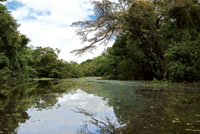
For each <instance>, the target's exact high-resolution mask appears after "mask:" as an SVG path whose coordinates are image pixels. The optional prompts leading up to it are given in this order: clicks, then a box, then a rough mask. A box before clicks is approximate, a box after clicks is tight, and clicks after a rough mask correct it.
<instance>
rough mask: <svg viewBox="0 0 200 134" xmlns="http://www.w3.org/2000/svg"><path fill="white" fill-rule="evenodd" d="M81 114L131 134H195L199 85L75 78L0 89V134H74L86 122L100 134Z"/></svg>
mask: <svg viewBox="0 0 200 134" xmlns="http://www.w3.org/2000/svg"><path fill="white" fill-rule="evenodd" d="M81 110H83V111H86V112H88V113H92V115H95V116H94V117H95V119H98V120H100V121H102V122H105V124H108V123H109V122H108V121H110V122H111V124H112V125H113V126H114V127H115V128H116V129H117V128H121V129H123V132H126V133H130V134H190V133H191V134H199V133H200V83H182V84H176V83H174V84H168V83H165V84H163V83H162V84H157V83H154V84H152V83H150V82H145V81H117V80H99V78H79V79H66V80H51V81H33V82H29V83H26V84H19V85H18V86H16V85H15V86H12V85H6V84H4V85H0V134H76V133H81V132H82V133H83V132H84V131H83V130H84V129H85V128H84V124H85V123H87V125H88V129H89V130H90V131H91V132H93V133H95V134H99V133H102V132H101V129H99V128H98V127H96V126H95V125H92V124H91V122H89V121H90V120H91V118H90V117H88V116H86V114H82V113H81V112H80V111H81ZM108 119H109V120H108Z"/></svg>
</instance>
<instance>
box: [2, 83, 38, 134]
mask: <svg viewBox="0 0 200 134" xmlns="http://www.w3.org/2000/svg"><path fill="white" fill-rule="evenodd" d="M34 86H35V85H34V84H30V83H29V84H24V85H18V86H9V85H1V87H0V131H1V132H2V133H5V134H9V133H12V132H15V130H16V129H17V128H18V126H19V123H24V122H25V121H26V120H27V119H29V117H28V114H27V113H26V110H27V109H28V108H30V107H31V105H32V104H31V102H32V98H31V97H29V96H28V94H29V93H30V92H31V91H32V90H33V88H34ZM26 87H30V88H26Z"/></svg>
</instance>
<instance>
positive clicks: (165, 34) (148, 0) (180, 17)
mask: <svg viewBox="0 0 200 134" xmlns="http://www.w3.org/2000/svg"><path fill="white" fill-rule="evenodd" d="M93 5H94V18H96V19H93V20H90V21H79V22H75V23H74V24H73V25H74V26H79V29H78V30H77V34H78V35H79V36H80V37H81V39H82V40H83V41H84V42H89V43H90V44H89V45H88V46H85V47H84V48H82V49H78V50H75V51H73V52H76V54H81V53H83V52H85V51H88V50H92V49H93V48H96V47H97V46H98V45H99V44H106V43H108V41H109V40H112V39H113V38H115V43H114V45H113V46H112V47H111V48H108V49H107V50H106V51H105V52H104V53H103V54H102V55H101V56H99V57H97V58H95V59H93V60H88V61H86V62H85V63H83V66H85V68H87V67H92V68H94V67H93V66H94V65H96V70H94V69H92V70H90V69H89V70H88V71H89V72H86V73H85V74H86V75H88V74H90V73H92V72H93V75H97V76H104V77H105V78H107V79H123V80H127V79H139V80H153V79H158V80H163V79H166V80H172V81H183V80H188V81H191V80H199V79H200V59H199V57H200V3H198V1H197V0H118V2H111V1H109V0H102V1H101V2H99V1H93ZM92 35H93V36H92ZM86 66H87V67H86Z"/></svg>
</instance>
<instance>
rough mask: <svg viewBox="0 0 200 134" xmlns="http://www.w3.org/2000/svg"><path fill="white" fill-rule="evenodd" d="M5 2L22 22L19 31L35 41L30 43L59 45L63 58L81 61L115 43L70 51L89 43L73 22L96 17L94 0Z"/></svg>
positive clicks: (46, 45)
mask: <svg viewBox="0 0 200 134" xmlns="http://www.w3.org/2000/svg"><path fill="white" fill-rule="evenodd" d="M5 5H6V7H7V8H8V10H9V11H11V14H12V16H13V17H14V18H15V19H16V20H17V22H18V23H19V24H20V27H19V29H18V30H19V31H20V32H21V34H25V35H26V36H27V37H28V38H29V39H30V40H31V42H30V43H29V46H34V47H37V46H42V47H51V48H54V49H55V48H58V49H60V50H61V53H60V54H59V58H60V59H64V60H66V61H76V62H78V63H81V62H83V61H85V60H87V59H92V58H93V57H96V56H98V55H100V54H101V53H102V52H103V51H104V50H105V49H106V47H108V46H112V42H111V43H110V44H109V45H108V46H99V47H98V48H97V49H96V50H94V51H93V52H92V53H91V52H88V53H84V54H83V55H82V56H81V57H80V56H75V54H73V53H70V52H71V51H72V50H74V49H79V48H82V47H84V46H86V45H88V43H84V44H83V43H82V41H81V40H80V37H79V36H77V35H76V33H75V30H77V27H71V24H72V23H73V22H76V21H85V20H91V19H93V18H94V17H92V13H93V10H92V5H91V3H90V0H7V1H6V3H5Z"/></svg>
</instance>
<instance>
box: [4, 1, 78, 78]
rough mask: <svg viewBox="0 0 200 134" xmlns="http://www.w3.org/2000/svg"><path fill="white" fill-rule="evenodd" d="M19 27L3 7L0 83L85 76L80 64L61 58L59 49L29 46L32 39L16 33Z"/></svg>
mask: <svg viewBox="0 0 200 134" xmlns="http://www.w3.org/2000/svg"><path fill="white" fill-rule="evenodd" d="M1 1H2V0H1ZM18 26H19V25H18V24H17V23H16V21H15V20H14V18H13V17H12V16H11V15H10V12H9V11H8V10H7V9H6V7H5V6H4V5H2V4H0V80H2V81H9V80H13V79H15V80H23V79H27V78H36V77H47V78H72V77H76V78H77V77H81V76H82V75H81V72H80V69H79V65H78V64H77V63H72V62H71V63H68V62H65V61H63V60H59V59H58V54H59V52H60V50H58V49H56V50H54V49H52V48H49V47H47V48H42V47H38V48H36V49H32V48H30V47H28V46H27V44H28V42H29V39H28V38H27V37H26V36H25V35H22V34H20V33H19V32H18V31H17V28H18Z"/></svg>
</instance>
